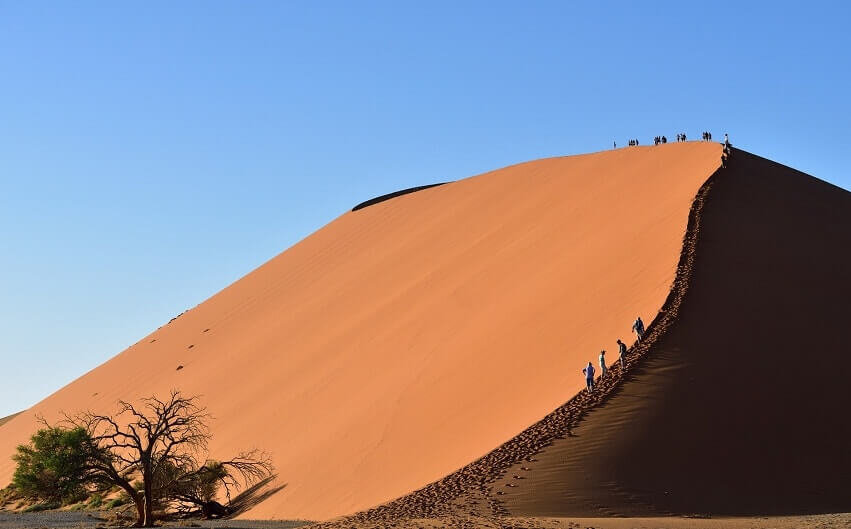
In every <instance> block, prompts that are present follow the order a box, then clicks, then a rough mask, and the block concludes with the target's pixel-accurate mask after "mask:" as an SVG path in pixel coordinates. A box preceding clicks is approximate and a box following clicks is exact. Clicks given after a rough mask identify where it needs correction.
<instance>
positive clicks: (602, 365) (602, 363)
mask: <svg viewBox="0 0 851 529" xmlns="http://www.w3.org/2000/svg"><path fill="white" fill-rule="evenodd" d="M608 372H609V370H608V369H606V351H605V350H602V351H600V378H602V377H605V376H606V373H608Z"/></svg>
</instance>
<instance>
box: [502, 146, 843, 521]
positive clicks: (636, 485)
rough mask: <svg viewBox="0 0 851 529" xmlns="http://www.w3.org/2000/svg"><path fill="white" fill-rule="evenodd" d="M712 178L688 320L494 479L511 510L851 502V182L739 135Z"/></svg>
mask: <svg viewBox="0 0 851 529" xmlns="http://www.w3.org/2000/svg"><path fill="white" fill-rule="evenodd" d="M714 179H715V182H714V185H713V188H712V191H711V192H710V193H709V196H708V198H707V204H706V206H705V208H704V212H703V215H702V221H701V225H702V230H701V236H700V237H699V239H698V244H697V258H696V261H695V266H694V270H693V275H692V277H691V280H690V285H689V289H688V293H687V296H686V298H685V300H684V302H683V304H682V307H681V308H680V313H679V315H678V317H677V318H676V323H675V324H674V325H673V326H671V328H670V329H669V330H668V332H666V333H665V334H664V335H663V336H661V338H660V339H659V340H658V342H657V343H656V344H655V345H654V347H653V350H652V351H651V354H649V355H647V357H646V359H645V361H643V362H641V363H640V365H639V366H637V367H636V368H635V369H633V370H631V371H630V372H629V373H628V375H627V377H626V380H625V382H624V383H623V384H622V385H621V386H620V388H619V389H618V390H617V392H616V394H615V395H614V396H612V397H611V398H610V399H609V400H608V401H607V402H606V404H605V406H598V407H596V408H595V409H594V410H592V411H591V412H590V413H588V414H587V416H586V417H585V418H584V420H583V421H581V423H580V424H579V425H578V427H576V428H575V429H574V430H572V432H571V436H570V437H566V438H564V439H561V440H558V441H556V442H555V443H554V444H553V445H552V446H550V447H548V448H546V449H545V450H543V451H541V452H540V453H539V454H538V455H537V456H536V460H535V461H534V462H526V463H524V464H522V465H521V464H517V465H514V466H513V467H512V468H511V469H510V470H509V471H508V472H507V473H506V475H505V477H504V478H503V479H502V480H501V481H500V482H499V483H497V486H498V487H502V488H501V489H500V490H501V491H504V492H503V494H502V495H501V502H500V503H501V504H502V505H503V507H504V508H505V509H506V510H507V512H510V513H511V514H514V515H534V516H577V515H594V516H596V515H633V516H635V515H645V514H668V513H676V514H690V513H705V514H713V515H743V514H766V515H781V514H805V513H823V512H842V511H847V510H848V508H849V506H851V503H849V502H851V479H849V476H851V450H849V449H848V446H849V445H848V439H849V438H851V421H849V420H848V417H849V412H848V406H849V390H848V380H849V377H851V356H849V354H848V346H847V339H846V338H845V336H844V334H845V333H844V329H845V328H846V326H847V318H848V314H849V313H851V310H849V309H851V302H849V299H851V272H849V270H851V269H849V267H848V264H847V263H848V260H849V253H851V193H848V192H847V191H844V190H842V189H840V188H838V187H835V186H832V185H830V184H827V183H825V182H823V181H820V180H817V179H815V178H813V177H810V176H808V175H806V174H804V173H801V172H798V171H795V170H793V169H790V168H788V167H784V166H782V165H779V164H776V163H774V162H771V161H768V160H765V159H763V158H760V157H758V156H755V155H752V154H749V153H746V152H743V151H739V150H736V151H734V156H733V158H732V160H731V162H730V164H729V166H728V168H727V169H726V170H722V171H719V172H718V173H717V174H716V175H715V177H714ZM521 467H525V468H526V469H528V470H521ZM514 476H517V477H519V478H522V479H515V478H514ZM512 480H513V481H512Z"/></svg>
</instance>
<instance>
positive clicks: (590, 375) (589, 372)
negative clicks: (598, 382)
mask: <svg viewBox="0 0 851 529" xmlns="http://www.w3.org/2000/svg"><path fill="white" fill-rule="evenodd" d="M582 374H583V375H585V387H587V388H588V393H591V392H592V391H594V366H593V365H591V362H588V365H587V366H585V367H583V368H582Z"/></svg>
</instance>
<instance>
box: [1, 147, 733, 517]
mask: <svg viewBox="0 0 851 529" xmlns="http://www.w3.org/2000/svg"><path fill="white" fill-rule="evenodd" d="M719 158H720V147H719V146H718V145H714V144H707V143H688V144H668V145H665V146H661V147H641V148H628V149H620V150H616V151H608V152H602V153H596V154H589V155H582V156H572V157H565V158H554V159H547V160H539V161H535V162H529V163H524V164H519V165H516V166H512V167H508V168H505V169H501V170H498V171H493V172H490V173H486V174H483V175H479V176H477V177H473V178H468V179H464V180H460V181H457V182H452V183H449V184H445V185H441V186H438V187H432V188H429V189H423V190H420V191H418V192H416V193H411V194H403V195H399V196H396V197H395V198H392V199H389V200H385V201H381V202H378V203H374V204H373V205H370V206H369V207H365V208H363V209H360V210H358V211H354V212H348V213H346V214H344V215H342V216H341V217H339V218H338V219H336V220H334V221H333V222H331V223H330V224H328V225H327V226H325V227H324V228H322V229H320V230H319V231H317V232H316V233H314V234H313V235H311V236H310V237H308V238H306V239H305V240H303V241H302V242H300V243H299V244H297V245H295V246H294V247H292V248H290V249H289V250H287V251H285V252H284V253H282V254H281V255H279V256H278V257H276V258H274V259H272V260H271V261H269V262H268V263H266V264H265V265H263V266H262V267H260V268H259V269H257V270H255V271H254V272H252V273H250V274H248V275H247V276H246V277H244V278H242V279H241V280H239V281H237V282H236V283H234V284H233V285H231V286H229V287H227V288H226V289H224V290H223V291H221V292H220V293H219V294H217V295H215V296H213V297H212V298H210V299H209V300H207V301H205V302H204V303H202V304H201V305H199V306H198V307H195V308H194V309H192V310H190V311H188V312H187V313H185V314H183V315H181V316H180V317H179V318H177V319H175V320H174V321H172V322H171V323H169V324H168V325H165V326H163V327H162V328H160V329H158V330H157V331H155V332H154V333H152V334H151V335H149V336H147V337H145V338H144V339H142V340H140V341H139V342H138V343H137V344H135V345H133V346H131V347H130V348H128V349H127V350H125V351H124V352H122V353H121V354H119V355H118V356H116V357H115V358H113V359H112V360H110V361H108V362H106V363H105V364H103V365H102V366H100V367H98V368H96V369H94V370H93V371H91V372H90V373H88V374H86V375H85V376H83V377H81V378H80V379H78V380H76V381H75V382H73V383H71V384H69V385H68V386H66V387H65V388H63V389H61V390H60V391H58V392H57V393H55V394H53V395H51V396H50V397H48V398H47V399H45V400H44V401H42V402H41V403H39V404H38V405H36V406H34V407H33V408H32V409H30V410H27V412H25V413H23V414H21V415H20V416H18V417H16V418H15V419H13V420H12V421H10V422H9V423H8V424H6V425H5V426H4V427H3V428H2V429H0V455H2V454H7V455H10V454H11V453H12V450H13V447H14V446H15V444H17V443H19V442H21V441H23V440H25V439H26V437H27V436H28V435H29V434H30V433H31V432H32V430H33V429H34V428H35V422H34V415H35V414H37V413H41V414H44V415H46V416H47V417H48V418H51V417H55V416H56V414H57V413H58V411H59V410H66V411H75V410H78V409H82V408H91V409H94V410H98V411H107V410H110V409H111V408H112V407H113V406H114V403H115V401H116V399H118V398H124V399H131V400H132V399H136V398H139V397H141V396H145V395H149V394H152V393H163V392H165V391H167V390H168V389H170V388H174V387H177V388H180V389H182V390H183V391H185V392H189V393H201V394H203V395H204V399H205V403H206V404H207V405H208V407H209V408H210V410H211V411H212V413H213V414H214V415H215V416H216V421H215V422H214V423H213V424H212V427H213V432H214V434H215V438H214V441H213V443H212V449H213V453H214V455H216V454H221V455H223V456H224V455H227V453H229V452H233V451H235V450H238V449H240V448H247V447H253V446H257V447H259V448H262V449H266V450H268V451H270V452H271V453H272V454H273V456H274V459H275V462H276V464H277V466H278V469H279V472H280V475H281V482H282V483H286V484H287V486H286V487H285V488H284V489H282V490H281V491H280V492H278V493H277V494H275V495H274V496H272V497H271V498H270V499H268V500H267V501H265V502H264V503H262V504H260V505H259V506H257V507H256V508H254V509H253V510H252V511H250V512H248V513H247V514H246V515H245V516H247V517H249V518H307V519H327V518H330V517H334V516H338V515H342V514H347V513H352V512H355V511H359V510H362V509H365V508H368V507H371V506H374V505H377V504H380V503H382V502H386V501H388V500H391V499H393V498H396V497H398V496H401V495H404V494H406V493H408V492H410V491H412V490H414V489H418V488H420V487H422V486H424V485H426V484H428V483H430V482H432V481H434V480H437V479H439V478H441V477H443V476H445V475H447V474H449V473H450V472H452V471H453V470H455V469H458V468H460V467H462V466H464V465H466V464H467V463H469V462H470V461H473V460H475V459H476V458H479V457H480V456H482V455H484V454H487V453H488V452H490V451H491V450H493V449H494V448H495V447H497V446H498V445H500V444H501V443H503V442H505V441H506V440H508V439H511V438H512V437H514V436H515V435H516V434H517V433H518V432H520V431H522V430H523V429H524V428H526V427H527V426H529V425H530V424H532V423H534V422H536V421H538V420H539V419H541V417H543V416H544V415H546V414H547V413H549V412H550V411H551V410H553V409H555V408H557V407H558V406H559V405H561V404H562V403H563V402H564V401H566V400H567V399H568V398H570V397H571V396H572V395H574V394H576V393H577V392H578V391H579V389H580V388H581V387H582V385H583V381H582V379H581V375H580V373H579V368H580V367H581V366H582V364H583V363H584V362H587V361H588V360H589V359H592V358H594V357H595V356H596V353H597V352H598V351H599V350H600V349H601V348H607V349H609V350H613V349H614V340H615V338H617V337H622V338H624V339H628V338H630V336H629V326H630V323H631V321H632V319H633V318H634V317H635V315H637V314H641V315H643V316H645V319H648V320H649V319H650V318H651V317H652V316H653V315H655V314H656V313H657V311H658V310H659V308H660V307H661V306H662V304H663V302H664V301H665V299H666V297H667V296H668V294H669V291H670V289H671V285H672V281H673V279H674V275H675V272H676V267H677V263H678V260H679V256H680V250H681V248H682V241H683V235H684V233H685V230H686V223H687V218H688V212H689V207H690V205H691V203H692V200H693V198H694V196H695V193H696V192H697V190H698V188H700V186H701V185H702V184H703V183H704V182H705V181H706V179H707V177H708V176H709V175H710V174H712V173H713V172H714V171H715V169H716V168H717V167H718V164H719ZM630 341H631V340H630ZM179 366H182V368H181V369H179V370H178V367H179ZM11 471H12V463H11V461H10V460H9V459H8V457H7V456H0V484H3V483H5V482H6V481H8V479H9V476H10V474H11Z"/></svg>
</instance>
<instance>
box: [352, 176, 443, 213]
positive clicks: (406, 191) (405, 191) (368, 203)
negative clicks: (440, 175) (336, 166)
mask: <svg viewBox="0 0 851 529" xmlns="http://www.w3.org/2000/svg"><path fill="white" fill-rule="evenodd" d="M447 183H448V182H439V183H437V184H428V185H424V186H417V187H409V188H408V189H402V190H401V191H395V192H393V193H387V194H386V195H381V196H379V197H375V198H371V199H369V200H367V201H366V202H361V203H360V204H358V205H357V206H355V207H353V208H352V211H357V210H359V209H363V208H367V207H369V206H374V205H375V204H378V203H380V202H384V201H385V200H390V199H391V198H396V197H400V196H402V195H408V194H411V193H416V192H417V191H422V190H424V189H429V188H431V187H437V186H442V185H444V184H447Z"/></svg>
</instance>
